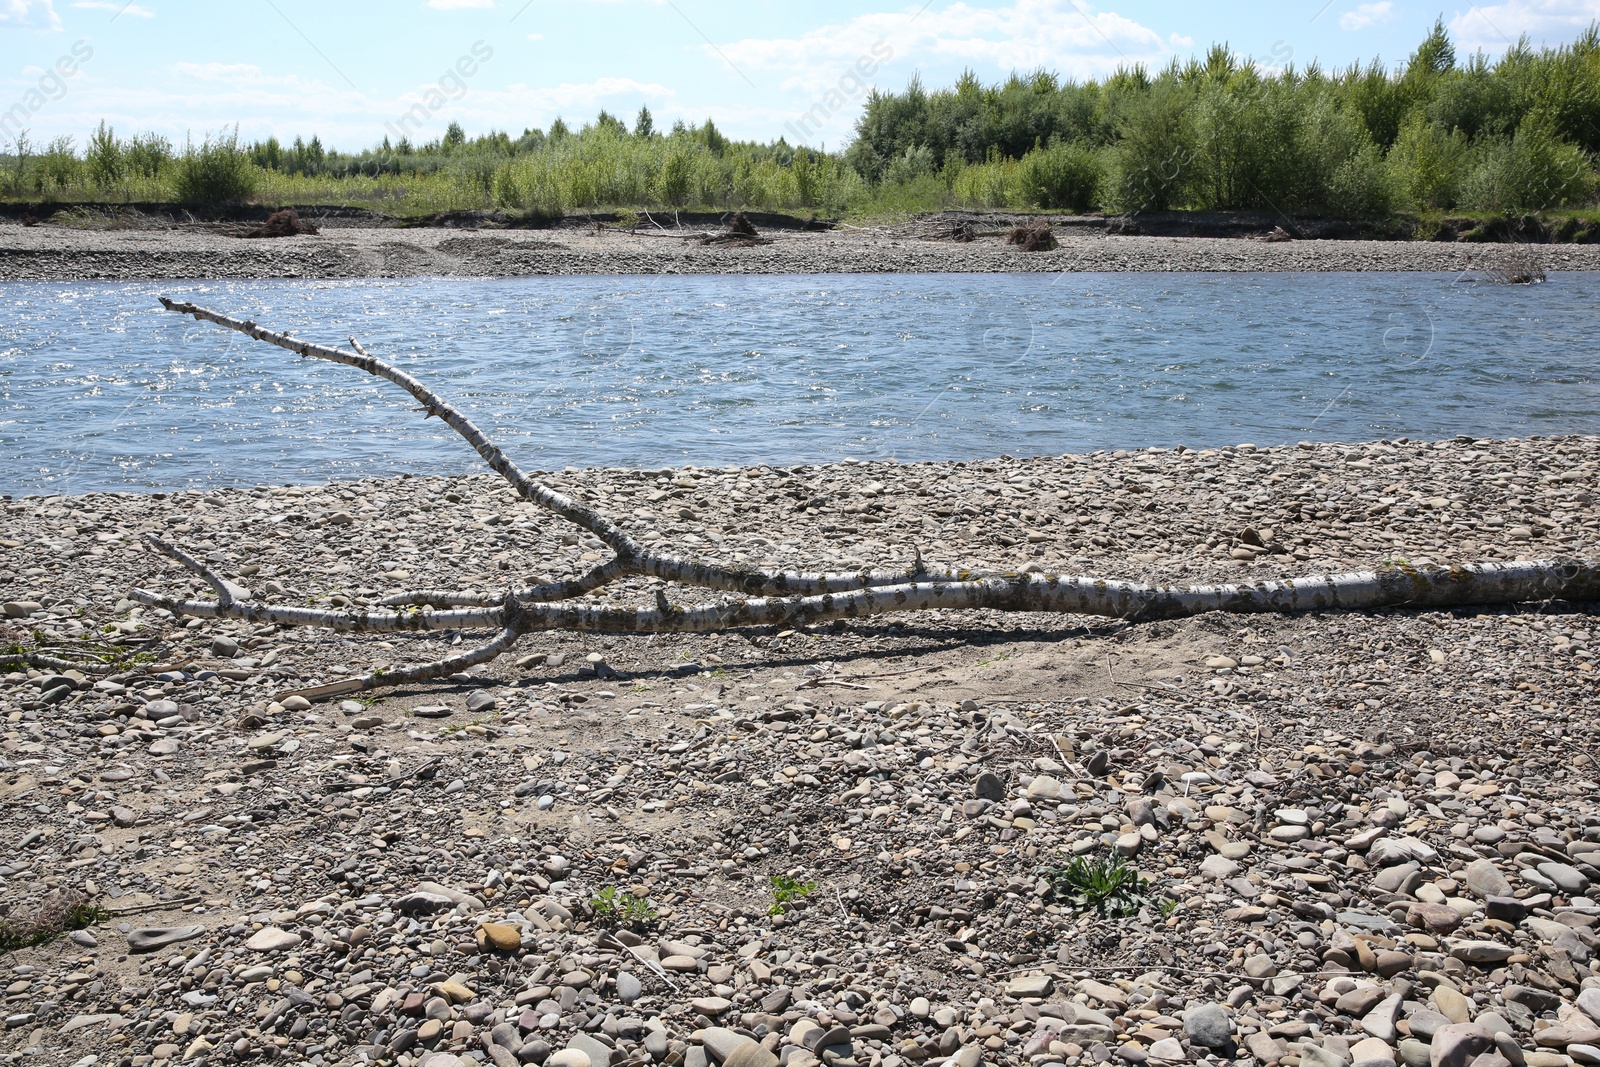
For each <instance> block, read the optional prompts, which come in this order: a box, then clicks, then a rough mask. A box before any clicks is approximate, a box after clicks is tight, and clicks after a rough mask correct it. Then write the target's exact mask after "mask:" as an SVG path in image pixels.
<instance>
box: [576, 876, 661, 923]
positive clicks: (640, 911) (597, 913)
mask: <svg viewBox="0 0 1600 1067" xmlns="http://www.w3.org/2000/svg"><path fill="white" fill-rule="evenodd" d="M589 910H590V911H591V912H593V913H594V917H595V920H596V921H597V922H599V923H602V924H603V925H606V926H612V927H618V926H626V927H627V928H629V929H630V930H635V931H639V930H645V929H648V928H649V927H650V926H651V925H653V924H654V923H655V921H656V909H655V906H654V905H653V904H651V902H650V898H649V897H648V896H643V897H640V896H635V895H634V894H633V893H630V892H628V891H626V890H619V889H618V888H617V887H616V886H614V885H608V886H606V887H605V888H604V889H602V890H600V891H599V892H598V893H596V894H595V895H594V898H593V899H592V900H590V901H589Z"/></svg>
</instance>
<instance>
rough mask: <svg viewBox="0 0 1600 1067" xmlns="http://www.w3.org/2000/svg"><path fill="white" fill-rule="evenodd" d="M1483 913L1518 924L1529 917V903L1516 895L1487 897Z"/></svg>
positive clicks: (1502, 920) (1492, 917)
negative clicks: (1525, 902)
mask: <svg viewBox="0 0 1600 1067" xmlns="http://www.w3.org/2000/svg"><path fill="white" fill-rule="evenodd" d="M1483 913H1484V914H1485V915H1487V916H1489V918H1491V919H1499V920H1500V921H1501V922H1508V923H1511V924H1512V925H1516V924H1517V923H1519V922H1521V921H1522V920H1523V919H1526V918H1527V917H1528V905H1526V904H1524V903H1523V902H1522V901H1520V900H1518V899H1517V898H1516V897H1485V898H1484V901H1483Z"/></svg>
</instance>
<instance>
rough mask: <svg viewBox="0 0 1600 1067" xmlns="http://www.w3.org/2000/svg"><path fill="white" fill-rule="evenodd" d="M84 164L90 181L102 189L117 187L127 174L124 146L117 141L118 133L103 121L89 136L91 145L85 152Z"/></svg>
mask: <svg viewBox="0 0 1600 1067" xmlns="http://www.w3.org/2000/svg"><path fill="white" fill-rule="evenodd" d="M84 162H85V163H87V164H88V168H89V180H90V181H92V182H94V183H95V184H96V185H98V186H100V187H101V188H110V187H111V186H114V185H117V184H118V183H120V182H121V181H122V179H123V176H124V175H125V174H126V162H125V160H124V159H123V155H122V145H121V144H120V143H118V141H117V135H116V131H114V130H112V128H111V127H110V126H107V125H106V124H105V121H104V120H101V122H100V125H99V127H98V128H96V129H95V131H94V133H92V134H90V135H89V144H88V147H87V148H85V150H84Z"/></svg>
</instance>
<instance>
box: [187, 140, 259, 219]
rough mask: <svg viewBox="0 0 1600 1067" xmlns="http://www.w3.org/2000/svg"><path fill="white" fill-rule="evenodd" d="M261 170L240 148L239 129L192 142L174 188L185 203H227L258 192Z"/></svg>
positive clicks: (246, 197) (244, 198) (243, 198)
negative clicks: (196, 142) (199, 142)
mask: <svg viewBox="0 0 1600 1067" xmlns="http://www.w3.org/2000/svg"><path fill="white" fill-rule="evenodd" d="M260 177H261V172H260V171H259V170H258V169H257V168H256V166H255V164H254V163H251V162H250V155H249V153H248V152H246V151H245V150H244V149H242V148H240V147H239V131H238V130H237V129H235V130H233V131H232V132H231V133H226V134H219V135H218V136H217V137H215V138H213V137H211V136H210V135H209V134H208V135H207V136H206V139H205V140H204V141H203V142H201V144H200V145H199V146H196V145H195V144H194V143H193V142H190V143H189V145H188V147H187V148H185V149H184V153H183V156H182V157H181V158H179V160H178V173H177V178H176V180H175V182H174V184H173V191H174V192H175V193H176V194H177V198H178V200H179V201H180V202H182V203H185V204H223V203H229V202H231V201H236V200H246V199H248V198H250V197H251V196H253V195H254V194H255V191H256V188H257V186H258V185H259V184H260Z"/></svg>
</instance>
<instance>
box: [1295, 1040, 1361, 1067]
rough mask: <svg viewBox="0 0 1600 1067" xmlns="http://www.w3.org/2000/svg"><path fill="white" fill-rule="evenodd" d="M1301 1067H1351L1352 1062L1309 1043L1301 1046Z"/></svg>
mask: <svg viewBox="0 0 1600 1067" xmlns="http://www.w3.org/2000/svg"><path fill="white" fill-rule="evenodd" d="M1300 1067H1350V1061H1349V1060H1347V1059H1345V1058H1344V1057H1343V1056H1341V1055H1339V1054H1338V1053H1337V1052H1334V1051H1332V1050H1331V1049H1325V1048H1323V1047H1322V1046H1321V1045H1314V1044H1312V1043H1310V1042H1309V1041H1308V1042H1306V1043H1305V1044H1303V1045H1301V1046H1300Z"/></svg>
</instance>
